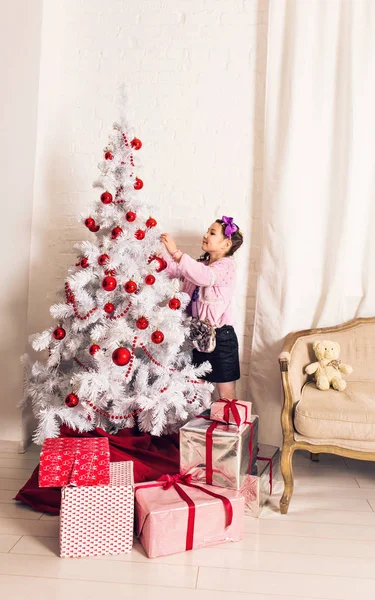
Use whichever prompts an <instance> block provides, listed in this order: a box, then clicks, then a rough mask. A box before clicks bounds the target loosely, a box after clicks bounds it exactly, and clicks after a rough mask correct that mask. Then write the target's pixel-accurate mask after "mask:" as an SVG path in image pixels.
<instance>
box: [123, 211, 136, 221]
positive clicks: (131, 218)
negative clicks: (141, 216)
mask: <svg viewBox="0 0 375 600" xmlns="http://www.w3.org/2000/svg"><path fill="white" fill-rule="evenodd" d="M136 218H137V213H135V212H133V211H132V210H129V212H127V213H126V215H125V219H126V220H127V222H128V223H133V221H135V220H136Z"/></svg>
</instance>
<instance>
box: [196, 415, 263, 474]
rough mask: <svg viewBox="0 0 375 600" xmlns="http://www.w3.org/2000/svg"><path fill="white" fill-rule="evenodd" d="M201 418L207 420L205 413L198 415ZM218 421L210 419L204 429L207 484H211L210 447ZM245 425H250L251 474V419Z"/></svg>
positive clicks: (251, 457)
mask: <svg viewBox="0 0 375 600" xmlns="http://www.w3.org/2000/svg"><path fill="white" fill-rule="evenodd" d="M200 418H201V419H206V420H207V421H208V420H209V418H208V417H206V416H205V415H200ZM218 425H219V423H218V422H217V421H212V423H211V425H210V426H209V427H208V429H207V430H206V483H208V485H213V483H212V478H213V465H212V449H213V436H212V434H213V432H214V431H215V429H216V427H218ZM246 425H249V427H250V440H249V454H250V462H249V475H251V467H252V464H253V438H254V426H253V423H252V422H251V421H248V422H247V423H246Z"/></svg>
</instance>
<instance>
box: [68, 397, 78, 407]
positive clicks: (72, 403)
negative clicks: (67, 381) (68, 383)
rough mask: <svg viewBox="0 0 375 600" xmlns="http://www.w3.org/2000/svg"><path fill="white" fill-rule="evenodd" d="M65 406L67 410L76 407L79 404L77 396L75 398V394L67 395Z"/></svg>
mask: <svg viewBox="0 0 375 600" xmlns="http://www.w3.org/2000/svg"><path fill="white" fill-rule="evenodd" d="M65 404H66V406H68V408H74V407H75V406H77V404H79V398H78V396H76V394H68V396H67V397H66V398H65Z"/></svg>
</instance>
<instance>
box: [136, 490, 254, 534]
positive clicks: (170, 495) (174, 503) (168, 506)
mask: <svg viewBox="0 0 375 600" xmlns="http://www.w3.org/2000/svg"><path fill="white" fill-rule="evenodd" d="M147 483H149V484H153V483H157V482H156V481H150V482H147ZM147 483H140V484H136V485H135V502H136V504H138V506H139V507H140V509H141V510H137V523H136V531H137V535H138V536H139V535H140V534H141V532H142V529H143V526H144V524H145V521H146V519H147V518H148V517H149V516H150V515H151V514H153V515H154V514H161V513H166V514H168V513H169V512H170V511H171V510H180V511H181V510H185V511H187V510H188V505H187V504H186V502H185V501H184V500H183V499H182V498H181V497H180V496H179V494H178V493H177V491H176V490H175V489H174V488H173V487H171V488H169V489H167V490H165V489H163V488H162V487H161V485H160V486H155V487H150V488H143V489H139V491H138V492H137V488H139V487H141V486H143V485H147ZM199 486H200V487H202V488H203V489H207V490H208V491H210V492H216V493H218V494H221V495H222V496H225V497H226V498H228V499H229V500H231V501H232V500H240V499H241V500H242V499H243V494H241V492H239V491H237V490H231V489H227V488H221V487H220V488H219V487H216V486H212V485H207V484H205V483H199ZM181 487H182V489H183V490H184V492H185V493H186V494H188V495H189V496H190V498H191V499H192V500H193V501H194V503H195V505H196V507H198V506H206V505H212V506H215V505H218V506H220V510H221V509H222V506H223V504H222V501H221V500H220V499H219V498H214V497H212V496H209V495H208V494H205V493H204V492H203V491H202V490H199V489H197V488H194V487H192V486H191V487H190V486H186V485H182V486H181Z"/></svg>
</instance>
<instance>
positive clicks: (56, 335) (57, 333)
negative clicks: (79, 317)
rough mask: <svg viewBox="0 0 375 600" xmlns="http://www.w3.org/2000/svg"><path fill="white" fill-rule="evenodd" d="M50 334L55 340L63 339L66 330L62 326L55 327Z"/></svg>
mask: <svg viewBox="0 0 375 600" xmlns="http://www.w3.org/2000/svg"><path fill="white" fill-rule="evenodd" d="M52 335H53V337H54V338H55V340H63V339H64V337H65V336H66V331H65V329H63V328H62V327H56V329H55V331H54V332H53V334H52Z"/></svg>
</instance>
